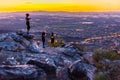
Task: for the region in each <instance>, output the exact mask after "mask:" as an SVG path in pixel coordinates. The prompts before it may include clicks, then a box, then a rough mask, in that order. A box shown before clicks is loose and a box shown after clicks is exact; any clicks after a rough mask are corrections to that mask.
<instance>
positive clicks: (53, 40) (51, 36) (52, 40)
mask: <svg viewBox="0 0 120 80" xmlns="http://www.w3.org/2000/svg"><path fill="white" fill-rule="evenodd" d="M50 39H51V44H52V45H54V42H55V37H54V33H53V32H52V33H51V35H50Z"/></svg>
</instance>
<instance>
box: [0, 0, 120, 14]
mask: <svg viewBox="0 0 120 80" xmlns="http://www.w3.org/2000/svg"><path fill="white" fill-rule="evenodd" d="M37 10H42V11H70V12H90V11H120V0H0V11H37Z"/></svg>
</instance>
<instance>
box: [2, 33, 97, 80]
mask: <svg viewBox="0 0 120 80" xmlns="http://www.w3.org/2000/svg"><path fill="white" fill-rule="evenodd" d="M38 40H39V39H36V37H35V35H34V34H25V33H23V32H19V33H6V34H1V37H0V49H1V50H0V65H1V66H2V65H4V67H0V70H1V75H0V79H2V78H3V79H4V80H5V79H7V78H6V75H8V76H10V75H11V77H8V79H10V78H11V79H12V80H15V79H18V80H38V79H39V80H77V79H83V78H89V79H90V80H92V79H93V76H94V71H95V67H94V66H92V65H91V64H89V63H87V62H86V61H84V59H82V57H83V56H82V55H84V54H83V53H81V52H80V51H79V50H78V49H77V48H76V47H75V46H74V45H70V44H68V45H66V46H64V47H57V48H51V47H48V46H47V47H46V48H42V46H41V45H42V42H40V41H39V44H38ZM81 54H82V55H81ZM85 55H87V53H85ZM90 55H91V54H90ZM87 56H88V57H87V58H86V57H85V59H86V60H88V61H89V59H88V58H89V57H91V56H89V55H87ZM81 61H82V62H81ZM31 65H32V66H31ZM11 66H12V67H11ZM6 67H8V68H6ZM8 69H9V70H8ZM6 71H7V72H6ZM27 72H28V73H27ZM2 73H4V74H6V75H3V74H2ZM18 73H19V74H18ZM39 73H40V74H39ZM80 74H81V75H80ZM23 75H25V76H23ZM30 75H33V77H32V76H30ZM38 75H39V76H40V77H39V78H37V76H38ZM15 76H17V77H15ZM27 76H28V77H27ZM46 76H47V77H46ZM46 78H47V79H46Z"/></svg>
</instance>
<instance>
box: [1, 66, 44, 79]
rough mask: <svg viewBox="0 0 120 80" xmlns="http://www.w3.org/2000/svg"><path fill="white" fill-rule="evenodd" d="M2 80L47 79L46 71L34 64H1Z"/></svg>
mask: <svg viewBox="0 0 120 80" xmlns="http://www.w3.org/2000/svg"><path fill="white" fill-rule="evenodd" d="M0 80H46V73H45V72H44V71H43V70H42V69H38V68H37V67H35V66H32V65H16V66H5V65H1V66H0Z"/></svg>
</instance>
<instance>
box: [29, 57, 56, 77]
mask: <svg viewBox="0 0 120 80" xmlns="http://www.w3.org/2000/svg"><path fill="white" fill-rule="evenodd" d="M27 64H30V65H35V66H37V67H39V68H42V69H43V70H44V71H45V72H46V73H47V74H49V75H55V74H56V68H57V67H56V65H55V64H54V63H53V62H52V61H51V60H49V58H47V59H45V61H44V60H30V61H28V62H27Z"/></svg>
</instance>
